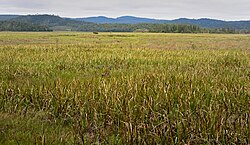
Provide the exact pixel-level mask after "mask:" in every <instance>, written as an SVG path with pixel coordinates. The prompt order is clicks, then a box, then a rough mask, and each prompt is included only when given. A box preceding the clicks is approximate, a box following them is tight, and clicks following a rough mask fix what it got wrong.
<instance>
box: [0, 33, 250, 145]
mask: <svg viewBox="0 0 250 145" xmlns="http://www.w3.org/2000/svg"><path fill="white" fill-rule="evenodd" d="M0 144H20V145H22V144H41V145H45V144H119V145H123V144H135V145H136V144H152V145H154V144H159V145H160V144H183V145H184V144H187V145H193V144H208V145H210V144H250V35H239V34H161V33H158V34H151V33H99V34H93V33H79V32H45V33H38V32H37V33H34V32H33V33H29V32H20V33H17V32H1V33H0Z"/></svg>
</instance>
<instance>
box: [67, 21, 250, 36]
mask: <svg viewBox="0 0 250 145" xmlns="http://www.w3.org/2000/svg"><path fill="white" fill-rule="evenodd" d="M72 30H75V31H85V32H96V31H98V32H152V33H222V34H236V33H248V32H249V31H247V30H246V31H243V30H236V29H229V28H213V29H212V28H202V27H200V26H197V25H188V24H145V23H142V24H84V25H81V26H79V27H77V28H75V29H72Z"/></svg>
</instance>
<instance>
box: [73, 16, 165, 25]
mask: <svg viewBox="0 0 250 145" xmlns="http://www.w3.org/2000/svg"><path fill="white" fill-rule="evenodd" d="M75 20H78V21H85V22H92V23H99V24H139V23H165V21H166V20H157V19H149V18H140V17H133V16H122V17H118V18H108V17H104V16H98V17H87V18H75Z"/></svg>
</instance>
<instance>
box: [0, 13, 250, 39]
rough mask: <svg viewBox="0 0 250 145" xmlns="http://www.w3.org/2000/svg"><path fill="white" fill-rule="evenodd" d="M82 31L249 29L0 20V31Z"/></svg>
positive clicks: (35, 18) (50, 19)
mask: <svg viewBox="0 0 250 145" xmlns="http://www.w3.org/2000/svg"><path fill="white" fill-rule="evenodd" d="M53 30H55V31H56V30H60V31H82V32H151V33H221V34H237V33H249V30H236V29H229V28H203V27H200V26H197V25H190V24H151V23H141V24H96V23H89V22H78V21H75V20H71V19H63V18H60V17H58V16H50V15H42V16H22V17H18V18H15V19H14V20H10V21H0V31H53Z"/></svg>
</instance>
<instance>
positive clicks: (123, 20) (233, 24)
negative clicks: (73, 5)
mask: <svg viewBox="0 0 250 145" xmlns="http://www.w3.org/2000/svg"><path fill="white" fill-rule="evenodd" d="M76 20H78V21H86V22H93V23H100V24H105V23H112V24H114V23H117V24H139V23H156V24H157V23H161V24H162V23H167V24H191V25H198V26H201V27H206V28H231V29H248V30H250V21H222V20H215V19H186V18H180V19H176V20H157V19H149V18H139V17H132V16H123V17H118V18H107V17H88V18H76Z"/></svg>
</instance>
